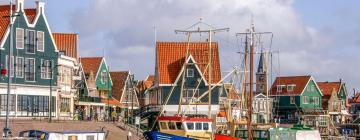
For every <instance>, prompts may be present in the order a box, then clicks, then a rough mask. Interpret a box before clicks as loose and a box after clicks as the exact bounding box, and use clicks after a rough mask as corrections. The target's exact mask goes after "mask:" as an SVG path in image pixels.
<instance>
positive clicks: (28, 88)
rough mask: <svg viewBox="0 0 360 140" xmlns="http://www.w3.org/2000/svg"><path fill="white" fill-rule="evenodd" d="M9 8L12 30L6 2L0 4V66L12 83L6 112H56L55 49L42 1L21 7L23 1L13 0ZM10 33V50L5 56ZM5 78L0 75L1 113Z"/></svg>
mask: <svg viewBox="0 0 360 140" xmlns="http://www.w3.org/2000/svg"><path fill="white" fill-rule="evenodd" d="M12 9H13V12H14V16H13V30H10V20H9V16H10V5H0V17H1V18H0V40H1V42H0V62H1V65H0V67H1V69H3V70H4V69H6V70H7V73H10V77H11V81H12V82H11V83H12V85H13V86H12V88H11V92H10V93H11V95H10V102H9V104H10V115H11V116H15V117H48V116H49V112H50V109H51V110H52V111H51V112H52V116H57V114H56V111H55V110H56V109H55V105H56V104H57V103H56V100H55V99H56V97H57V92H56V84H57V82H56V81H57V76H56V73H57V68H56V66H57V63H58V62H57V58H58V50H57V46H56V44H55V42H54V38H53V36H52V32H51V30H50V27H49V24H48V22H47V19H46V16H45V11H44V10H45V8H44V3H43V2H40V1H37V2H36V8H24V1H23V0H17V1H16V3H15V4H14V5H13V7H12ZM11 31H12V33H11ZM11 34H12V35H13V37H12V38H13V40H12V42H13V50H12V52H13V54H12V55H11V57H9V55H8V54H9V50H10V49H9V48H10V43H11V41H10V38H11V37H10V35H11ZM8 61H10V66H8V63H7V62H8ZM8 78H9V77H8V76H7V75H1V77H0V103H1V104H0V105H1V106H0V111H1V113H0V115H1V116H3V115H5V112H6V111H5V109H6V107H5V106H6V97H7V95H6V93H7V86H6V84H7V81H8ZM51 94H52V97H51V98H50V95H51ZM50 101H51V105H49V104H50V103H49V102H50Z"/></svg>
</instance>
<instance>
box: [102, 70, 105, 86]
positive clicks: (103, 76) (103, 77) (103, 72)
mask: <svg viewBox="0 0 360 140" xmlns="http://www.w3.org/2000/svg"><path fill="white" fill-rule="evenodd" d="M105 81H106V71H105V70H104V71H102V72H101V83H103V84H105Z"/></svg>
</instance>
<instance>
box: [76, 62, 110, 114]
mask: <svg viewBox="0 0 360 140" xmlns="http://www.w3.org/2000/svg"><path fill="white" fill-rule="evenodd" d="M79 61H80V65H81V69H82V70H83V72H82V75H81V76H82V78H83V80H84V81H83V82H82V83H80V84H83V85H82V86H81V87H82V88H81V89H80V90H79V100H78V103H77V106H78V108H83V109H84V110H85V114H84V115H85V116H87V117H86V118H92V117H94V115H95V113H98V114H101V113H103V112H106V111H107V109H106V108H107V107H108V106H110V105H109V102H110V100H111V99H112V86H113V83H112V80H111V76H110V72H109V67H108V65H107V64H106V61H105V59H104V58H103V57H84V58H80V60H79ZM107 112H108V111H107Z"/></svg>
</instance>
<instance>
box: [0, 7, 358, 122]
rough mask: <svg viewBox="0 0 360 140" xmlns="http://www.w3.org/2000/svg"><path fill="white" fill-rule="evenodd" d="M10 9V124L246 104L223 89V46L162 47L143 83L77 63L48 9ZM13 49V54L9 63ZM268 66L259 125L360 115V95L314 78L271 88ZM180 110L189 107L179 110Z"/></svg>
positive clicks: (2, 84) (0, 27) (3, 10)
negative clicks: (235, 101)
mask: <svg viewBox="0 0 360 140" xmlns="http://www.w3.org/2000/svg"><path fill="white" fill-rule="evenodd" d="M11 8H12V10H13V11H15V13H16V16H14V18H13V21H11V22H10V20H9V18H0V39H1V42H0V45H1V46H0V47H1V48H0V62H1V71H2V75H1V78H0V103H1V106H0V115H1V116H4V115H5V113H6V98H7V89H8V88H7V82H8V80H9V78H10V79H11V88H10V89H11V90H10V91H11V92H10V102H9V105H10V116H11V117H15V118H29V117H31V118H34V117H44V118H47V117H49V115H50V114H51V116H52V117H55V118H64V119H73V118H74V115H75V114H81V119H92V118H96V119H98V118H102V119H105V118H106V116H107V115H109V113H110V112H112V111H113V110H116V111H117V112H119V113H122V114H123V115H126V114H128V113H130V112H129V110H135V109H136V110H140V112H134V111H131V113H132V115H134V116H136V115H138V116H141V117H142V118H146V117H145V116H146V112H147V111H143V109H144V108H147V109H148V108H151V107H155V108H156V107H164V110H165V111H166V112H165V113H166V114H168V115H172V114H176V113H178V110H180V111H181V112H182V113H185V114H194V113H196V114H207V113H208V112H210V114H211V115H213V116H214V117H215V116H216V115H218V114H219V112H221V106H222V104H221V103H222V101H221V100H222V99H236V98H237V97H238V96H240V95H239V93H238V91H236V90H233V89H232V86H231V84H229V83H223V82H222V81H221V79H222V75H221V69H220V68H221V67H220V58H219V45H218V43H217V42H212V43H211V45H212V46H211V47H209V43H208V42H192V43H187V42H157V43H156V47H155V50H156V51H155V52H156V53H155V55H156V60H155V68H154V71H155V73H154V75H149V76H147V77H146V79H144V80H140V81H137V80H135V79H134V74H132V73H131V72H129V71H111V69H110V67H109V66H108V64H107V63H106V60H105V58H104V57H79V51H78V47H79V45H78V42H79V36H78V34H74V33H54V32H52V31H51V29H50V26H49V24H48V22H47V19H46V16H45V12H44V3H43V2H39V1H37V2H36V8H24V1H23V0H17V1H16V4H15V5H14V6H13V7H11ZM10 11H11V10H10V5H2V6H0V16H1V17H6V16H9V14H10ZM10 23H12V24H10ZM9 25H12V26H13V28H12V30H11V28H10V26H9ZM11 31H12V33H11ZM11 35H12V37H10V36H11ZM11 38H12V39H13V40H12V41H11V40H10V39H11ZM11 42H13V43H12V44H13V46H14V47H13V50H12V52H13V54H12V55H10V56H11V57H8V56H9V50H10V44H11ZM187 47H189V57H186V52H187ZM210 48H211V50H210ZM209 53H211V54H210V55H209ZM209 56H211V57H209ZM264 59H265V58H264V55H263V54H261V55H260V57H259V65H258V69H257V73H256V92H255V94H256V95H255V96H254V104H253V108H254V110H255V112H254V114H255V115H254V116H253V117H254V119H253V120H255V121H257V122H269V121H270V120H269V118H274V117H277V118H281V119H282V120H286V121H288V122H289V123H292V122H296V121H298V116H299V115H303V114H313V113H326V114H330V115H332V118H333V120H339V122H343V121H344V119H345V118H346V117H345V116H348V115H349V114H350V113H352V114H356V113H357V110H359V108H360V94H356V96H355V97H354V98H353V99H350V100H349V94H348V90H347V89H346V84H345V83H344V81H342V80H339V81H335V82H317V81H315V79H314V77H312V76H308V75H306V76H281V77H277V78H276V79H275V81H274V82H273V84H272V86H270V87H268V84H267V83H268V77H267V75H268V73H267V72H266V70H265V65H266V64H265V63H266V62H265V60H264ZM209 60H211V61H209ZM8 61H10V67H9V66H8V65H7V64H8ZM209 64H210V65H209ZM184 65H185V68H183V66H184ZM209 67H211V71H209ZM3 71H7V72H8V73H10V77H9V76H7V75H5V74H3ZM210 75H211V76H210ZM209 89H211V94H208V93H209V92H208V90H209ZM170 93H171V96H168V95H169V94H170ZM266 93H267V94H266ZM266 95H268V96H266ZM180 97H181V98H180ZM194 98H195V99H197V100H194ZM209 99H211V105H210V106H209V104H208V102H209ZM179 104H182V105H184V106H181V108H179ZM350 104H352V107H351V105H350ZM266 109H268V110H270V111H271V114H269V113H266V111H264V110H266ZM349 109H350V110H351V112H349ZM99 116H103V117H99ZM266 118H267V119H266Z"/></svg>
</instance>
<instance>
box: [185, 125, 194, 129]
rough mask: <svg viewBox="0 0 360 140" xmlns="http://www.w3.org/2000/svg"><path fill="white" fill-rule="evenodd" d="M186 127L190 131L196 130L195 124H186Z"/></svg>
mask: <svg viewBox="0 0 360 140" xmlns="http://www.w3.org/2000/svg"><path fill="white" fill-rule="evenodd" d="M186 127H187V129H188V130H194V123H186Z"/></svg>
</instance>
